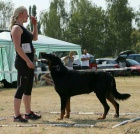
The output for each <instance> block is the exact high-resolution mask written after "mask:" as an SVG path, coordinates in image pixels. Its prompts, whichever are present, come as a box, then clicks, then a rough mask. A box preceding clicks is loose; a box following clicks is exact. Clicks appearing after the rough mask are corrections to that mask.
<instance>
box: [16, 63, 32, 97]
mask: <svg viewBox="0 0 140 134" xmlns="http://www.w3.org/2000/svg"><path fill="white" fill-rule="evenodd" d="M15 67H16V69H17V91H16V93H15V98H17V99H22V96H23V94H25V95H31V92H32V87H33V80H34V69H30V68H28V66H27V64H26V62H24V61H15Z"/></svg>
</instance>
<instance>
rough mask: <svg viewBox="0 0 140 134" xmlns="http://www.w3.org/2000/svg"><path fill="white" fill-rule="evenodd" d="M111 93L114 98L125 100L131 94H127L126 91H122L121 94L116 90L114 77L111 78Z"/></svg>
mask: <svg viewBox="0 0 140 134" xmlns="http://www.w3.org/2000/svg"><path fill="white" fill-rule="evenodd" d="M111 84H112V85H111V86H112V94H113V96H114V98H115V99H117V100H126V99H128V98H129V97H130V96H131V95H130V94H127V93H124V94H121V93H119V92H118V91H117V89H116V82H115V79H114V78H113V80H112V83H111Z"/></svg>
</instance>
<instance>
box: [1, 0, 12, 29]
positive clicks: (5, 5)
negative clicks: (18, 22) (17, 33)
mask: <svg viewBox="0 0 140 134" xmlns="http://www.w3.org/2000/svg"><path fill="white" fill-rule="evenodd" d="M13 7H14V5H13V3H12V2H5V1H0V30H8V29H9V24H10V17H11V16H12V11H13Z"/></svg>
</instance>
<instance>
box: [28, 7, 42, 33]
mask: <svg viewBox="0 0 140 134" xmlns="http://www.w3.org/2000/svg"><path fill="white" fill-rule="evenodd" d="M36 9H37V7H36V5H33V7H31V6H29V16H34V17H35V18H36V19H37V12H36ZM37 23H38V33H39V34H41V24H40V21H38V22H37ZM27 29H28V30H30V31H33V25H32V23H31V21H30V23H29V24H28V25H27Z"/></svg>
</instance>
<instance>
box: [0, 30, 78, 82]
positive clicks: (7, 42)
mask: <svg viewBox="0 0 140 134" xmlns="http://www.w3.org/2000/svg"><path fill="white" fill-rule="evenodd" d="M33 45H34V47H35V49H36V53H37V55H39V53H40V52H46V53H52V52H56V51H77V54H78V56H79V57H81V46H80V45H76V44H73V43H68V42H65V41H62V40H58V39H54V38H50V37H48V36H43V35H38V40H37V41H33ZM14 58H15V49H14V45H13V42H12V40H11V37H10V32H9V31H4V32H1V33H0V72H1V73H0V80H1V79H4V78H5V79H6V80H7V81H15V80H16V77H15V75H16V73H15V72H16V70H15V67H14ZM8 72H9V73H8Z"/></svg>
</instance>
